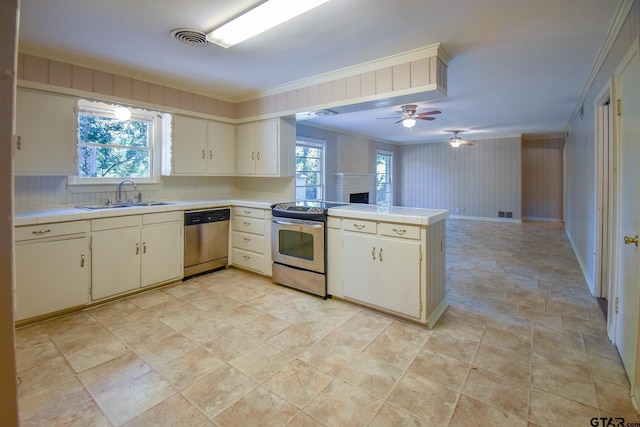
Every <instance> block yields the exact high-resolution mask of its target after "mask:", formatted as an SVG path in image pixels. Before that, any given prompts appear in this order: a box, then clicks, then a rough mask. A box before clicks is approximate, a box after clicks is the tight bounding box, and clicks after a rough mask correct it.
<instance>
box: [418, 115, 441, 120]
mask: <svg viewBox="0 0 640 427" xmlns="http://www.w3.org/2000/svg"><path fill="white" fill-rule="evenodd" d="M413 118H414V119H416V120H435V119H436V118H435V117H428V116H427V117H422V116H413Z"/></svg>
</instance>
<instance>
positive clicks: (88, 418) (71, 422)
mask: <svg viewBox="0 0 640 427" xmlns="http://www.w3.org/2000/svg"><path fill="white" fill-rule="evenodd" d="M65 409H66V411H65V412H64V413H62V414H60V415H58V416H56V417H54V418H52V419H50V420H49V421H47V422H45V423H43V424H41V426H42V427H59V426H92V427H111V426H112V425H113V424H112V423H111V422H110V421H109V419H108V418H107V417H106V416H105V415H104V414H103V413H102V411H101V410H100V408H98V405H96V404H95V402H94V401H93V400H90V401H88V402H85V403H83V404H81V405H78V406H75V407H71V408H68V409H67V408H66V405H65Z"/></svg>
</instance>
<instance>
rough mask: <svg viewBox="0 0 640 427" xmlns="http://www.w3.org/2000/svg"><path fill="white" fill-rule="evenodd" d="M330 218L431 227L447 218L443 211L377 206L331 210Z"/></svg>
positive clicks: (355, 205) (350, 206) (358, 206)
mask: <svg viewBox="0 0 640 427" xmlns="http://www.w3.org/2000/svg"><path fill="white" fill-rule="evenodd" d="M328 213H329V216H330V217H338V218H352V219H368V220H372V221H387V222H397V223H402V224H415V225H431V224H435V223H436V222H438V221H442V220H445V219H447V218H448V217H449V211H448V210H443V209H426V208H408V207H403V206H391V207H389V206H378V205H364V204H351V205H345V206H339V207H336V208H331V209H329V211H328Z"/></svg>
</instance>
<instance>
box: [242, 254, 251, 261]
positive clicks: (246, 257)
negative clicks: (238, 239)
mask: <svg viewBox="0 0 640 427" xmlns="http://www.w3.org/2000/svg"><path fill="white" fill-rule="evenodd" d="M242 256H243V257H244V260H245V261H249V260H250V259H251V257H250V256H248V255H242Z"/></svg>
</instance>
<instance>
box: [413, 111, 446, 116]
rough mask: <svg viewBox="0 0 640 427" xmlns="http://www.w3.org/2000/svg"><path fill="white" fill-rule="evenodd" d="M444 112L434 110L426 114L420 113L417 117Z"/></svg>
mask: <svg viewBox="0 0 640 427" xmlns="http://www.w3.org/2000/svg"><path fill="white" fill-rule="evenodd" d="M441 112H442V111H440V110H433V111H427V112H425V113H419V114H416V116H433V115H434V114H440V113H441Z"/></svg>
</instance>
